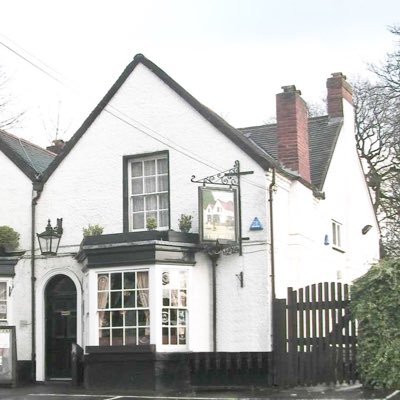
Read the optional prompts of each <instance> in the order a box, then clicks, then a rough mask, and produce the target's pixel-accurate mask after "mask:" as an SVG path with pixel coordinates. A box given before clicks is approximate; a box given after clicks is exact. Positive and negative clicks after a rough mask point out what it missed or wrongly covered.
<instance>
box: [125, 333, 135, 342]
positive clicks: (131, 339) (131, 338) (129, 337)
mask: <svg viewBox="0 0 400 400" xmlns="http://www.w3.org/2000/svg"><path fill="white" fill-rule="evenodd" d="M125 344H126V345H130V344H136V329H126V330H125Z"/></svg>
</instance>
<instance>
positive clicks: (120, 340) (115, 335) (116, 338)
mask: <svg viewBox="0 0 400 400" xmlns="http://www.w3.org/2000/svg"><path fill="white" fill-rule="evenodd" d="M123 344H124V330H123V329H113V330H112V345H113V346H122V345H123Z"/></svg>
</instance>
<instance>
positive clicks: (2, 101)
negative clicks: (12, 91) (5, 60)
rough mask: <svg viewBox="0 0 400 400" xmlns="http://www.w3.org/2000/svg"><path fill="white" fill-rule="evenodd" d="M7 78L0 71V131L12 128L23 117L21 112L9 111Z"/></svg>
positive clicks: (9, 100)
mask: <svg viewBox="0 0 400 400" xmlns="http://www.w3.org/2000/svg"><path fill="white" fill-rule="evenodd" d="M7 81H8V80H7V76H6V74H5V73H4V71H2V70H0V129H7V128H10V127H12V126H14V125H15V124H16V123H17V122H18V121H19V120H20V118H21V116H22V115H23V113H22V112H13V111H10V108H11V107H10V103H11V97H10V95H9V94H8V93H7V90H6V86H7Z"/></svg>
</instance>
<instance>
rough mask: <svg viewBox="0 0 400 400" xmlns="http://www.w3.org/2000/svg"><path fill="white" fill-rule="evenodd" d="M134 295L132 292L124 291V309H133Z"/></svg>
mask: <svg viewBox="0 0 400 400" xmlns="http://www.w3.org/2000/svg"><path fill="white" fill-rule="evenodd" d="M135 295H136V292H135V291H134V290H129V291H128V290H125V291H124V307H125V308H134V307H135Z"/></svg>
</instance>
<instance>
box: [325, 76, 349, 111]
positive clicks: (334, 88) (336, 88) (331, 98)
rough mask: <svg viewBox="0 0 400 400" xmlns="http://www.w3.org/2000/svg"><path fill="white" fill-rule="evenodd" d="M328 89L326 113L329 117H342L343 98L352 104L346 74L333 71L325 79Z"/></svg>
mask: <svg viewBox="0 0 400 400" xmlns="http://www.w3.org/2000/svg"><path fill="white" fill-rule="evenodd" d="M326 87H327V89H328V99H327V101H328V115H329V116H330V117H331V118H336V117H343V100H346V101H348V102H349V103H350V104H351V105H353V90H352V88H351V85H350V84H349V83H348V82H347V81H346V76H345V75H343V74H342V73H341V72H335V73H333V74H332V76H331V77H330V78H328V79H327V81H326Z"/></svg>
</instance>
